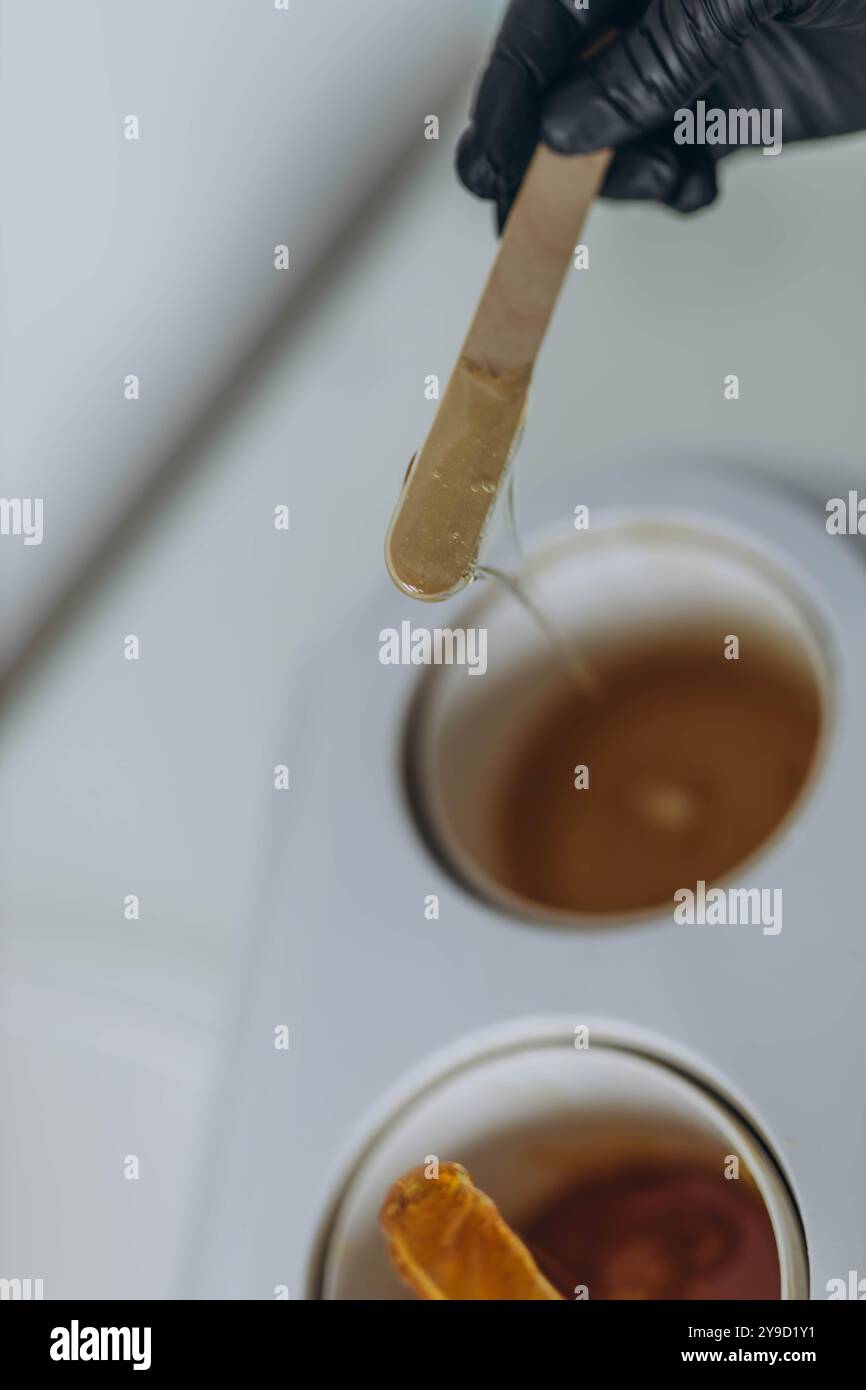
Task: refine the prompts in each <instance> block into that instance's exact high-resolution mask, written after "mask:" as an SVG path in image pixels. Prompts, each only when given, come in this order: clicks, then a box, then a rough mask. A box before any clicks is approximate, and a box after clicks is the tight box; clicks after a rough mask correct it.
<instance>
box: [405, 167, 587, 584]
mask: <svg viewBox="0 0 866 1390" xmlns="http://www.w3.org/2000/svg"><path fill="white" fill-rule="evenodd" d="M611 153H612V152H611V151H610V150H599V151H596V152H594V153H593V154H578V155H560V154H554V153H553V151H552V150H550V149H548V148H547V146H546V145H539V146H538V148H537V149H536V151H535V154H534V155H533V158H532V162H531V164H530V165H529V168H528V170H527V172H526V176H525V177H524V180H523V183H522V184H521V187H520V191H519V193H518V195H517V199H516V201H515V203H514V206H513V208H512V209H511V214H510V216H509V218H508V221H507V223H506V225H505V231H504V234H503V236H502V240H501V242H500V245H499V250H498V252H497V256H496V260H495V261H494V262H493V268H492V270H491V272H490V276H489V278H488V281H487V284H486V285H485V287H484V293H483V294H482V296H481V299H480V301H479V304H478V308H477V309H476V311H475V317H474V319H473V320H472V324H471V326H470V329H469V332H468V333H467V335H466V339H465V341H464V343H463V348H462V350H461V353H460V356H459V358H458V359H457V364H456V366H455V367H454V370H453V372H452V374H451V378H450V380H449V382H448V386H447V387H446V390H445V394H444V396H443V397H442V400H441V401H440V403H439V408H438V410H437V412H436V417H435V419H434V421H433V426H432V428H431V430H430V433H429V434H428V436H427V438H426V440H425V442H424V445H423V447H422V448H421V450H420V452H419V453H417V454H416V455H415V457H414V459H413V460H412V462H411V463H410V465H409V471H408V472H407V474H406V478H405V480H404V482H403V487H402V490H401V492H400V496H399V499H398V501H397V507H396V509H395V512H394V516H393V518H392V520H391V525H390V528H389V530H388V535H387V538H386V541H385V560H386V563H387V566H388V570H389V573H390V575H391V578H392V579H393V580H394V583H395V584H396V585H397V587H398V588H399V589H401V590H402V591H403V592H404V593H405V594H409V595H410V596H411V597H412V598H418V599H426V600H428V601H433V600H436V599H444V598H448V597H450V595H451V594H455V593H457V592H458V591H459V590H460V589H462V588H463V587H464V586H465V585H466V584H468V583H469V581H470V580H471V579H472V577H473V575H474V573H475V567H476V564H477V562H478V552H479V549H480V546H481V542H482V539H483V536H484V530H485V527H486V525H487V522H488V520H489V518H490V515H491V513H492V511H493V506H494V503H495V501H496V498H497V495H498V493H499V491H500V488H501V485H502V482H503V480H504V478H505V476H506V473H507V470H508V463H509V460H510V459H511V457H512V455H513V453H514V448H515V445H516V443H517V440H518V439H519V436H520V429H521V425H522V421H523V411H524V405H525V402H526V393H527V390H528V388H529V383H530V380H531V378H532V370H533V367H534V365H535V358H536V356H537V354H538V350H539V348H540V347H541V343H542V340H543V338H544V334H545V332H546V330H547V325H548V322H549V320H550V316H551V314H552V312H553V307H554V305H555V303H556V299H557V296H558V294H559V291H560V288H561V286H562V282H563V279H564V277H565V272H566V269H567V268H568V266H569V264H570V263H571V259H572V256H573V254H574V249H575V245H576V243H577V242H578V239H579V237H580V231H581V228H582V226H583V223H584V220H585V218H586V214H587V212H588V210H589V207H590V204H591V203H592V200H593V198H594V197H595V195H596V193H597V192H598V190H599V188H600V187H601V183H602V181H603V179H604V175H605V171H606V169H607V166H608V164H609V162H610V159H611Z"/></svg>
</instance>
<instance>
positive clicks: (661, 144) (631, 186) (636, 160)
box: [601, 131, 718, 212]
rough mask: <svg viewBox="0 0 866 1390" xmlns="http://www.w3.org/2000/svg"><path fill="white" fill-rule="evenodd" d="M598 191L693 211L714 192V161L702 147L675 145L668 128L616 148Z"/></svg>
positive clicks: (713, 195) (711, 199) (681, 210)
mask: <svg viewBox="0 0 866 1390" xmlns="http://www.w3.org/2000/svg"><path fill="white" fill-rule="evenodd" d="M601 191H602V196H603V197H605V198H635V199H644V200H649V201H652V202H657V203H665V204H666V205H667V206H668V207H670V208H674V209H676V211H677V212H696V211H697V210H698V209H699V208H704V207H708V206H709V204H710V203H712V202H713V201H714V199H715V198H716V195H717V193H718V186H717V183H716V169H715V161H714V160H713V158H712V156H711V154H710V153H709V151H708V150H707V148H706V146H696V145H675V144H674V143H673V137H672V135H671V134H670V132H669V131H664V132H656V133H654V134H652V135H644V136H641V138H640V139H639V140H633V141H631V142H630V143H629V144H627V145H623V146H622V148H621V149H619V150H618V151H617V153H616V156H615V158H614V160H613V162H612V164H611V166H610V168H609V170H608V172H607V178H606V179H605V181H604V186H603V188H602V190H601Z"/></svg>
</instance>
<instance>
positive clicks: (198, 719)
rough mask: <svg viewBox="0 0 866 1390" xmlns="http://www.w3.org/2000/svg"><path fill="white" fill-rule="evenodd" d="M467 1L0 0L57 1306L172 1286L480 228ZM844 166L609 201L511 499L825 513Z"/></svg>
mask: <svg viewBox="0 0 866 1390" xmlns="http://www.w3.org/2000/svg"><path fill="white" fill-rule="evenodd" d="M498 8H499V7H498V6H497V5H495V4H488V3H481V2H480V0H479V3H469V4H467V3H464V0H437V3H436V5H435V6H431V5H429V4H427V3H426V2H425V0H365V4H364V5H362V6H356V5H350V4H347V3H345V0H291V8H290V11H289V12H288V13H287V14H284V13H279V12H276V11H275V10H274V9H273V5H272V3H271V0H257V2H256V3H253V0H244V3H243V4H240V3H235V4H232V3H228V0H184V3H183V4H182V5H178V4H176V3H174V4H172V3H168V0H159V2H158V3H155V2H153V0H152V3H150V4H149V5H147V6H141V5H139V4H137V3H134V0H112V2H111V3H109V0H104V2H103V3H95V2H91V3H88V0H77V2H76V3H75V4H74V5H69V4H64V3H60V0H57V3H50V4H42V5H40V6H38V7H37V6H32V5H27V4H25V3H23V0H20V2H19V3H14V0H7V3H4V4H3V5H2V9H0V14H2V30H3V32H2V34H0V52H2V55H3V57H2V63H3V69H4V71H3V74H2V77H3V80H2V83H0V89H2V91H3V93H4V95H3V105H4V110H3V112H2V115H3V120H2V129H3V131H4V133H3V136H2V142H3V143H2V150H0V161H2V162H0V172H2V191H3V204H4V237H3V247H2V261H0V275H2V294H3V302H4V319H3V324H2V328H0V354H2V358H0V360H2V383H3V385H2V391H3V396H2V402H0V418H2V421H3V440H2V444H3V447H2V475H3V481H2V487H0V493H2V495H4V496H42V497H44V498H45V541H44V543H43V545H42V546H40V547H31V548H26V549H25V548H23V547H21V546H20V544H18V543H17V542H14V541H13V540H12V538H4V539H3V540H2V541H0V615H2V643H3V652H4V655H5V660H6V668H5V669H6V676H7V695H6V705H5V709H4V718H3V725H2V745H0V854H2V863H0V873H2V889H3V892H2V908H3V944H2V971H3V976H2V993H0V1027H2V1051H0V1112H2V1114H3V1116H4V1124H3V1126H2V1128H0V1275H3V1276H6V1277H41V1278H43V1279H44V1281H45V1294H46V1297H64V1296H67V1297H68V1296H81V1297H108V1296H115V1297H118V1296H119V1297H137V1296H142V1297H144V1296H149V1297H163V1296H169V1295H172V1294H176V1293H177V1292H178V1291H179V1290H180V1291H181V1292H183V1291H184V1290H183V1284H182V1277H181V1271H183V1270H185V1269H186V1268H188V1257H189V1251H188V1249H187V1241H188V1236H189V1231H190V1217H191V1214H192V1209H193V1206H194V1204H195V1200H196V1194H197V1190H198V1187H199V1184H200V1181H201V1175H202V1173H204V1172H205V1171H206V1170H207V1165H208V1160H209V1155H208V1151H207V1143H208V1139H207V1135H208V1133H209V1130H208V1125H207V1121H208V1116H209V1108H210V1106H211V1104H212V1103H213V1100H214V1096H215V1093H216V1087H217V1086H218V1083H219V1078H220V1074H221V1067H222V1059H223V1056H224V1050H225V1048H226V1047H231V1039H232V1027H233V1023H232V1020H233V1017H234V1015H235V1014H236V1012H237V1010H238V1009H242V1007H243V988H242V984H241V983H240V982H241V981H242V979H243V973H242V960H243V945H244V939H245V936H246V934H247V933H248V931H249V929H250V927H251V926H252V925H253V924H254V922H255V919H256V915H257V910H258V906H259V903H260V901H261V893H262V892H263V891H264V890H263V887H262V885H263V873H264V863H263V845H264V843H265V840H266V837H267V836H268V835H269V834H271V833H272V832H273V830H274V820H275V818H278V817H279V816H281V815H282V814H283V812H282V803H281V802H280V801H279V798H278V797H275V794H274V792H273V791H272V773H273V767H274V764H275V763H278V762H290V761H291V749H290V748H287V746H286V741H287V738H288V737H289V735H287V729H286V718H285V711H286V708H287V705H288V702H289V700H290V698H291V692H292V690H293V687H294V684H295V682H296V680H297V679H298V678H299V676H300V675H301V674H302V673H303V670H304V663H305V661H306V659H307V657H308V655H309V653H310V652H311V651H312V650H313V649H314V647H318V646H319V644H320V643H321V642H322V640H323V639H325V638H326V637H327V634H328V632H329V630H330V629H331V627H333V626H334V625H335V624H336V623H337V621H338V619H339V616H340V615H341V613H342V612H343V611H344V609H345V605H346V603H347V602H349V601H351V602H355V601H356V599H357V596H358V594H359V593H360V592H364V591H369V592H370V593H374V592H375V591H376V589H377V586H378V587H379V588H381V587H382V586H384V585H386V584H387V580H386V577H385V575H384V570H383V565H382V559H381V554H382V540H383V535H384V529H385V526H386V524H387V520H388V517H389V514H390V510H391V506H392V504H393V501H394V497H395V493H396V489H397V487H398V485H399V482H400V479H401V478H402V475H403V471H404V469H405V466H406V464H407V462H408V460H409V457H410V455H411V453H412V452H413V450H414V448H415V447H417V445H418V443H419V442H420V441H421V439H422V438H423V436H424V433H425V431H426V429H427V426H428V424H429V421H430V413H431V410H432V408H433V407H432V405H431V403H430V402H427V401H425V399H424V390H423V384H424V378H425V376H426V375H427V374H428V373H430V372H438V373H439V374H440V375H441V376H442V377H443V379H444V377H445V376H447V373H448V370H449V365H450V363H451V361H452V360H453V357H454V354H455V351H456V349H457V347H458V345H459V342H460V339H461V338H462V335H463V332H464V329H465V326H466V323H467V321H468V318H469V316H470V314H471V311H472V307H473V305H474V301H475V298H476V297H477V294H478V292H479V289H480V287H481V285H482V283H483V279H484V276H485V274H486V270H487V267H488V265H489V261H490V257H491V254H492V251H493V247H494V236H493V230H492V223H491V218H490V215H489V212H488V211H487V210H486V209H484V208H482V207H481V206H480V205H479V204H477V203H476V202H474V201H473V200H472V199H471V198H469V197H468V196H467V195H466V194H465V193H463V192H462V191H461V190H460V188H459V187H458V185H457V183H456V180H455V178H454V175H453V172H452V149H453V144H454V141H455V139H456V136H457V134H458V132H459V130H460V127H461V124H462V122H463V119H464V116H465V111H466V108H467V105H468V101H469V95H470V91H471V84H472V75H473V73H474V71H475V70H476V68H477V66H478V63H479V62H480V59H481V55H482V54H483V51H484V48H485V46H486V43H487V41H488V38H489V36H490V33H491V31H492V28H493V24H494V21H495V15H496V12H497V10H498ZM130 112H134V113H138V114H139V115H140V117H141V140H140V141H139V142H138V144H135V143H131V142H130V143H128V142H125V141H124V140H123V138H122V122H123V118H124V116H125V115H126V114H128V113H130ZM428 113H437V114H439V115H440V117H441V118H442V132H441V140H440V141H439V142H438V143H433V142H427V141H425V140H424V138H423V117H424V115H426V114H428ZM864 151H866V140H864V138H863V137H854V138H849V139H846V140H842V141H838V142H834V143H832V144H828V145H826V146H824V147H821V148H817V147H812V148H801V149H798V148H793V147H790V148H786V149H785V150H784V152H783V155H782V157H781V158H779V159H776V160H762V159H760V158H750V157H749V156H743V157H741V158H740V159H739V160H735V161H730V162H729V163H728V164H727V165H726V167H725V168H724V171H723V197H722V199H721V201H720V203H719V204H718V206H717V207H715V208H713V209H711V210H709V211H707V212H706V213H704V214H700V215H698V216H696V217H693V218H690V219H678V218H677V217H675V216H674V215H672V214H669V213H667V212H665V211H663V210H661V209H656V208H643V207H636V206H623V205H613V206H608V205H604V206H601V207H599V208H598V209H597V210H596V211H595V213H594V214H593V218H592V221H591V224H590V227H589V230H588V234H587V239H588V241H589V243H590V247H591V256H592V272H591V274H589V275H587V276H586V277H585V279H584V280H583V281H582V282H581V284H580V288H579V292H578V290H577V287H576V286H575V285H573V284H572V285H569V286H568V292H567V293H566V295H565V296H564V300H563V303H562V304H561V306H560V309H559V311H558V314H557V317H556V320H555V323H554V325H553V328H552V330H551V334H550V338H549V341H548V344H547V346H546V348H545V351H544V355H543V358H542V361H541V363H540V367H539V372H538V376H537V381H536V386H535V390H534V395H533V404H532V418H531V429H530V431H529V433H528V435H527V439H526V442H525V446H524V451H523V454H522V457H521V469H522V473H521V485H522V486H524V487H527V488H528V487H529V486H531V484H532V482H533V481H534V480H538V481H539V482H541V481H543V479H544V477H545V476H549V475H550V474H551V473H553V472H554V471H558V470H561V469H562V468H564V467H567V468H569V469H570V470H572V471H573V473H574V476H575V488H576V492H575V501H579V500H580V494H579V486H580V477H581V475H582V474H583V473H584V472H587V471H589V470H591V469H596V468H599V467H603V466H605V465H606V464H608V463H610V462H613V461H616V460H617V459H618V458H619V457H621V456H622V457H635V456H639V454H640V450H641V449H642V448H643V447H647V448H649V447H651V448H652V449H653V451H654V453H655V454H658V452H659V449H660V448H661V449H664V448H666V447H670V448H671V449H672V450H676V452H677V453H678V454H679V455H681V454H682V452H683V451H684V450H685V451H692V452H693V455H694V463H695V467H696V468H697V467H703V466H710V465H711V463H713V464H717V463H718V460H719V458H726V457H730V458H731V459H734V458H736V459H738V460H740V461H743V460H745V461H746V462H751V463H753V464H754V465H755V466H756V467H760V468H761V469H762V470H763V471H765V472H769V473H770V474H772V475H774V476H776V477H778V478H779V479H780V480H787V481H789V482H791V483H792V484H794V485H796V486H798V487H800V488H805V489H807V490H808V491H810V492H811V494H812V495H813V496H814V497H815V498H816V499H817V505H819V506H820V505H823V501H824V500H826V498H828V497H829V496H832V495H836V494H838V493H840V492H844V491H846V490H847V488H849V487H856V486H860V487H861V489H862V488H863V486H864V480H866V468H864V460H863V449H862V441H863V437H864V425H866V405H864V397H863V392H862V377H863V365H864V363H863V323H864V322H866V282H864V279H863V276H862V246H863V244H864V240H866V184H864V180H863V178H862V172H861V171H862V161H863V155H864ZM282 241H285V242H287V243H288V244H289V245H290V246H291V251H292V269H291V271H290V272H288V273H286V274H281V273H279V272H275V271H274V270H273V264H272V259H273V247H274V245H275V244H276V243H278V242H282ZM257 344H258V346H257ZM132 371H134V372H137V373H139V374H140V376H141V381H142V394H141V400H140V401H138V402H136V403H131V402H126V401H124V399H123V389H122V383H123V378H124V376H125V375H126V374H127V372H132ZM732 371H733V372H737V373H738V374H739V376H740V380H741V399H740V400H739V401H738V402H737V403H736V404H731V403H729V402H725V401H724V400H723V397H722V390H721V382H722V379H723V377H724V375H725V374H726V373H728V372H732ZM278 503H286V504H288V505H289V507H290V509H291V529H290V531H289V532H288V533H287V534H286V533H283V532H277V531H275V530H274V528H273V524H272V517H273V508H274V506H275V505H277V504H278ZM131 505H133V511H132V512H131V513H129V512H128V508H129V507H130V506H131ZM124 516H126V518H127V519H126V520H125V521H123V520H122V518H123V517H124ZM130 518H131V519H130ZM112 537H113V539H111V538H112ZM94 556H97V557H98V556H101V557H102V558H101V559H98V560H95V559H94V558H93V557H94ZM58 605H59V607H58ZM52 612H55V613H56V617H55V618H54V619H50V618H49V615H50V614H51V613H52ZM128 633H135V634H137V635H138V636H139V638H140V642H141V659H140V661H138V662H137V663H136V662H127V661H125V660H124V659H123V639H124V637H125V635H126V634H128ZM335 674H337V675H339V672H336V673H335ZM290 736H291V737H292V738H297V739H303V730H302V729H296V730H292V731H291V735H290ZM129 893H136V894H138V895H139V896H140V900H141V918H140V920H139V921H138V922H130V921H127V920H125V918H124V913H123V901H124V897H125V895H127V894H129ZM128 1154H136V1155H138V1157H139V1159H140V1163H141V1178H140V1180H139V1181H138V1182H128V1181H125V1180H124V1177H123V1162H124V1157H125V1155H128Z"/></svg>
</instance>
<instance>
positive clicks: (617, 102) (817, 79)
mask: <svg viewBox="0 0 866 1390" xmlns="http://www.w3.org/2000/svg"><path fill="white" fill-rule="evenodd" d="M613 29H616V30H619V31H621V32H620V34H619V36H618V37H617V38H615V39H614V40H613V41H612V42H611V43H610V44H608V45H607V46H606V47H604V48H602V49H601V51H600V52H599V53H598V54H597V55H596V56H594V57H589V58H587V59H586V60H584V61H577V54H579V53H580V52H582V51H585V50H586V49H588V48H590V47H591V46H592V45H593V44H595V43H596V41H597V40H598V39H599V38H600V37H601V36H602V35H603V34H605V33H607V32H609V31H611V30H613ZM698 98H703V99H704V100H705V101H706V104H707V108H710V107H716V108H721V109H722V110H724V111H725V112H727V111H728V110H730V109H737V108H747V109H748V108H753V107H757V108H759V109H760V108H769V109H770V110H775V109H781V111H782V113H783V114H782V138H783V143H785V144H787V143H789V142H790V141H794V140H811V139H817V138H820V137H822V136H827V135H839V134H842V133H843V132H845V131H853V130H862V129H863V128H864V127H866V0H589V4H588V8H586V9H583V10H578V9H575V5H574V0H511V4H510V5H509V8H508V11H507V13H506V16H505V20H504V23H503V25H502V29H501V31H500V33H499V37H498V38H497V40H496V45H495V47H494V50H493V54H492V56H491V58H490V62H489V65H488V67H487V69H486V71H485V72H484V74H483V77H482V79H481V84H480V87H479V89H478V93H477V96H476V100H475V106H474V110H473V114H472V122H471V124H470V126H469V127H468V129H467V130H466V131H465V133H464V134H463V136H462V138H461V141H460V144H459V146H458V151H457V168H458V172H459V174H460V177H461V179H462V180H463V182H464V183H465V184H466V186H467V188H469V189H471V190H472V192H473V193H477V194H478V196H479V197H481V198H491V199H493V200H494V201H495V202H496V205H497V210H498V216H499V226H500V230H501V228H502V227H503V225H504V223H505V218H506V217H507V215H508V210H509V208H510V207H511V204H512V202H513V201H514V197H515V195H516V193H517V189H518V187H519V185H520V181H521V179H522V178H523V174H524V172H525V170H526V166H527V164H528V163H529V160H530V158H531V156H532V152H533V150H534V149H535V146H536V144H537V143H538V141H539V140H543V141H544V142H545V144H547V145H549V146H550V147H551V149H554V150H557V151H559V152H560V153H563V154H578V153H580V152H583V151H588V150H596V149H601V148H603V147H604V146H608V145H610V146H614V147H615V149H616V151H617V153H616V155H615V158H614V160H613V162H612V164H611V166H610V169H609V172H608V175H607V179H606V181H605V184H604V188H603V190H602V191H603V193H604V194H606V195H607V197H610V198H650V199H656V200H658V201H660V202H662V203H667V204H668V205H669V206H671V207H673V208H677V209H678V210H679V211H681V212H691V211H693V210H694V209H696V208H701V207H705V206H706V205H707V204H708V203H711V202H712V201H713V199H714V198H715V197H716V193H717V186H716V163H717V161H718V160H719V159H720V158H721V157H722V156H724V155H726V154H729V153H730V152H731V150H732V149H734V148H736V146H735V145H698V144H693V145H687V144H677V143H676V142H675V141H674V119H673V118H674V112H675V111H676V110H678V109H681V108H685V107H690V106H693V105H694V103H695V101H696V100H697V99H698Z"/></svg>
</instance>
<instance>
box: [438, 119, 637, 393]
mask: <svg viewBox="0 0 866 1390" xmlns="http://www.w3.org/2000/svg"><path fill="white" fill-rule="evenodd" d="M611 155H612V151H610V150H598V151H596V152H594V153H593V154H577V155H562V154H554V152H553V151H552V150H549V149H548V148H547V146H546V145H539V146H538V148H537V149H536V151H535V154H534V155H533V157H532V162H531V164H530V165H529V168H528V170H527V171H526V175H525V177H524V180H523V183H522V184H521V187H520V191H519V193H518V195H517V199H516V201H515V203H514V206H513V208H512V209H511V214H510V216H509V218H508V221H507V223H506V224H505V231H504V233H503V236H502V241H501V243H500V246H499V254H498V255H497V257H496V260H495V261H494V263H493V268H492V270H491V272H490V275H489V277H488V280H487V284H486V285H485V287H484V292H483V294H482V296H481V299H480V300H479V303H478V308H477V309H476V311H475V317H474V318H473V320H472V324H471V326H470V328H469V332H468V333H467V335H466V340H465V342H464V344H463V356H464V357H466V358H468V359H469V361H471V362H474V363H476V364H477V365H478V366H479V367H482V368H484V369H485V370H486V371H490V372H494V373H498V372H501V371H507V370H509V369H511V368H514V367H525V366H531V364H532V363H533V362H534V361H535V358H536V355H537V353H538V349H539V348H540V347H541V343H542V340H543V338H544V334H545V331H546V329H547V325H548V322H549V320H550V316H551V314H552V312H553V307H554V305H555V303H556V300H557V297H558V295H559V291H560V288H561V286H562V281H563V279H564V276H565V272H566V270H567V269H568V266H569V264H570V262H571V258H572V255H573V253H574V248H575V244H576V242H577V239H578V237H579V235H580V231H581V228H582V226H583V223H584V220H585V218H586V214H587V212H588V211H589V207H590V204H591V203H592V201H593V199H594V198H595V196H596V194H597V193H598V190H599V188H600V187H601V184H602V181H603V179H604V175H605V172H606V170H607V167H608V165H609V163H610V160H611Z"/></svg>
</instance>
